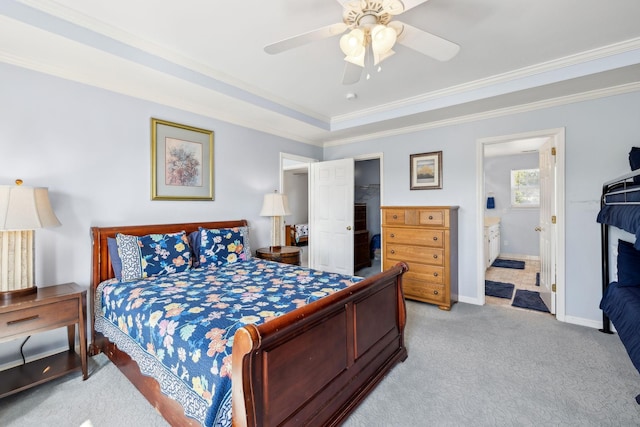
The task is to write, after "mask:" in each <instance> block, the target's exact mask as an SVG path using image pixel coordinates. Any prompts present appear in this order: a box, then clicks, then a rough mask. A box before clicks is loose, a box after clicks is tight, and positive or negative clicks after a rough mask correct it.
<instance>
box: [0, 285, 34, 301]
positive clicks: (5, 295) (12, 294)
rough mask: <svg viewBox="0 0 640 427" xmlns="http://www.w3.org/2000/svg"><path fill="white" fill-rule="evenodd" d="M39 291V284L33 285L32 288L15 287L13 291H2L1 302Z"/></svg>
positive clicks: (0, 293)
mask: <svg viewBox="0 0 640 427" xmlns="http://www.w3.org/2000/svg"><path fill="white" fill-rule="evenodd" d="M37 292H38V287H37V286H31V287H30V288H24V289H15V290H13V291H4V292H0V302H4V301H11V300H12V299H16V298H20V297H23V296H25V295H31V294H35V293H37Z"/></svg>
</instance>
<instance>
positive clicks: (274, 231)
mask: <svg viewBox="0 0 640 427" xmlns="http://www.w3.org/2000/svg"><path fill="white" fill-rule="evenodd" d="M285 215H291V211H290V210H289V201H288V200H287V196H285V195H284V194H279V193H278V192H277V191H275V192H273V193H269V194H265V195H264V202H263V203H262V210H261V211H260V216H270V217H271V218H272V219H271V226H272V228H271V246H281V244H282V232H281V230H282V225H281V221H282V217H283V216H285Z"/></svg>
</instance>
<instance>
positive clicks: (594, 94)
mask: <svg viewBox="0 0 640 427" xmlns="http://www.w3.org/2000/svg"><path fill="white" fill-rule="evenodd" d="M639 90H640V82H634V83H626V84H622V85H618V86H613V87H609V88H604V89H595V90H591V91H587V92H581V93H577V94H573V95H566V96H560V97H557V98H550V99H545V100H542V101H536V102H531V103H528V104H520V105H516V106H512V107H505V108H499V109H496V110H489V111H483V112H481V113H475V114H467V115H464V116H455V117H452V118H450V119H444V120H437V121H432V122H426V123H422V124H419V125H414V126H406V127H402V128H395V129H390V130H386V131H381V132H372V133H366V134H362V135H358V136H354V137H349V138H340V139H334V140H329V141H325V142H324V143H323V146H324V147H335V146H339V145H346V144H352V143H354V142H360V141H366V140H370V139H374V138H384V137H391V136H397V135H404V134H407V133H412V132H420V131H423V130H428V129H435V128H441V127H445V126H453V125H459V124H464V123H469V122H474V121H479V120H487V119H493V118H497V117H503V116H508V115H511V114H519V113H526V112H529V111H534V110H541V109H544V108H551V107H557V106H561V105H566V104H572V103H576V102H583V101H591V100H594V99H599V98H604V97H607V96H615V95H623V94H625V93H631V92H636V91H639Z"/></svg>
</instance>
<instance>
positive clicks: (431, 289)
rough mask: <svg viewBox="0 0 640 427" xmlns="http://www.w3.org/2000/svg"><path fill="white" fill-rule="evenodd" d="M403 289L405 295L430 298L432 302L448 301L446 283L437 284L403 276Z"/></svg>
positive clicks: (441, 302) (442, 302)
mask: <svg viewBox="0 0 640 427" xmlns="http://www.w3.org/2000/svg"><path fill="white" fill-rule="evenodd" d="M402 289H403V290H404V294H405V297H407V298H411V297H415V298H420V299H428V300H429V301H430V302H433V303H436V304H444V303H446V302H447V294H446V290H445V286H444V285H437V284H431V283H423V282H421V281H419V280H414V279H411V278H405V277H404V276H403V278H402Z"/></svg>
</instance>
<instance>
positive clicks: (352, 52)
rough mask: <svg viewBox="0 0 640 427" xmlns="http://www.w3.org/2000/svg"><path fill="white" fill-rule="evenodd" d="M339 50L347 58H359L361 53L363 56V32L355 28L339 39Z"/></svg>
mask: <svg viewBox="0 0 640 427" xmlns="http://www.w3.org/2000/svg"><path fill="white" fill-rule="evenodd" d="M340 49H341V50H342V52H343V53H344V54H345V55H347V56H359V55H360V53H361V52H362V54H363V55H364V31H362V30H361V29H359V28H355V29H353V30H351V32H350V33H348V34H345V35H344V36H342V37H340Z"/></svg>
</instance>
